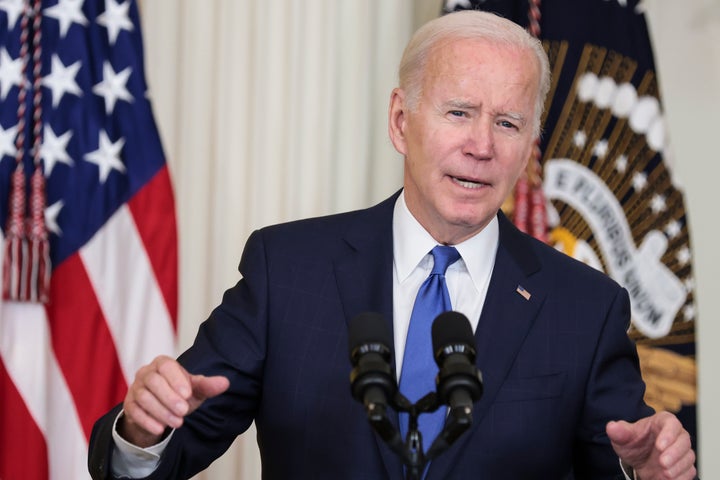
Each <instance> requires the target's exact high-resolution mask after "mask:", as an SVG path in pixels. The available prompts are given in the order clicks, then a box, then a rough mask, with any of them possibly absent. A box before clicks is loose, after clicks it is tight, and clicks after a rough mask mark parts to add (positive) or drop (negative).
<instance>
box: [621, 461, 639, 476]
mask: <svg viewBox="0 0 720 480" xmlns="http://www.w3.org/2000/svg"><path fill="white" fill-rule="evenodd" d="M620 470H622V472H623V475H625V480H637V475H636V474H635V470H633V468H632V467H631V466H630V465H627V464H625V463H623V461H622V459H621V460H620Z"/></svg>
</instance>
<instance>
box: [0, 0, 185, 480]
mask: <svg viewBox="0 0 720 480" xmlns="http://www.w3.org/2000/svg"><path fill="white" fill-rule="evenodd" d="M18 165H19V170H18ZM38 167H39V168H40V170H39V172H40V173H42V174H43V175H38V176H37V177H36V180H37V179H40V180H42V178H44V179H45V182H46V184H45V185H44V187H43V188H39V189H33V188H31V185H30V179H31V178H32V175H33V173H34V172H36V171H37V169H38ZM16 172H24V174H25V178H24V182H23V184H22V186H24V187H25V188H24V189H19V190H24V192H21V193H25V196H26V199H27V202H26V205H25V206H24V207H23V209H22V210H20V211H21V213H22V214H23V216H24V217H25V218H26V219H27V218H29V217H32V207H33V205H32V203H33V202H34V201H37V200H38V199H40V200H42V193H44V194H45V206H44V209H41V210H39V211H40V212H42V211H43V210H44V215H39V218H40V222H39V224H40V226H41V227H42V223H43V222H42V220H44V230H45V231H46V232H47V238H48V239H49V246H50V265H51V275H50V279H49V291H48V298H47V301H46V302H43V303H41V302H38V301H21V300H16V299H8V298H5V299H4V300H0V479H2V480H16V479H23V480H28V479H30V480H34V479H48V478H49V479H59V480H67V479H80V478H88V477H89V475H88V473H87V466H86V465H87V442H88V438H89V436H90V432H91V429H92V425H93V423H94V421H95V420H96V419H97V418H98V417H99V416H101V415H102V414H103V413H105V412H106V411H107V410H108V409H109V408H111V407H112V406H113V405H115V404H116V403H118V402H120V401H122V399H123V397H124V395H125V391H126V390H127V386H128V384H129V383H130V382H131V381H132V379H133V377H134V374H135V371H136V370H137V368H138V367H139V366H141V365H142V364H144V363H147V362H148V361H149V360H151V359H152V358H153V357H154V356H156V355H158V354H160V353H164V354H169V355H172V354H174V353H175V336H176V329H177V236H176V225H175V205H174V198H173V192H172V187H171V182H170V176H169V173H168V169H167V165H166V163H165V157H164V155H163V151H162V148H161V144H160V139H159V135H158V131H157V129H156V127H155V124H154V122H153V118H152V111H151V106H150V103H149V101H148V99H147V85H146V83H145V74H144V69H143V55H142V37H141V32H140V23H139V18H138V8H137V5H136V4H135V2H134V1H133V0H124V1H123V0H42V1H41V0H0V225H1V226H2V228H3V231H2V232H0V244H2V245H1V246H2V248H1V249H0V254H2V256H3V257H4V258H2V259H1V260H2V261H3V262H5V265H6V272H7V271H8V270H7V265H10V263H8V262H9V260H8V256H7V255H5V253H6V252H5V244H10V243H11V242H10V241H9V237H11V236H12V235H11V234H9V233H8V232H9V230H8V229H9V225H10V224H9V221H10V216H9V210H10V208H11V207H12V206H17V205H18V204H19V203H17V202H16V203H15V204H13V202H11V199H10V197H11V190H12V188H11V179H12V177H13V175H14V174H15V173H16ZM15 178H19V177H15ZM41 187H42V185H41ZM19 190H16V193H17V192H18V191H19ZM43 191H44V192H43ZM23 222H29V220H23ZM33 228H34V227H33ZM16 273H17V272H16ZM5 278H6V279H7V278H8V277H7V276H6V277H5ZM41 280H42V279H40V283H42V281H41ZM1 281H2V280H0V282H1ZM7 283H8V282H7V281H5V285H3V286H4V287H5V286H7ZM40 288H42V287H40ZM6 297H7V292H6Z"/></svg>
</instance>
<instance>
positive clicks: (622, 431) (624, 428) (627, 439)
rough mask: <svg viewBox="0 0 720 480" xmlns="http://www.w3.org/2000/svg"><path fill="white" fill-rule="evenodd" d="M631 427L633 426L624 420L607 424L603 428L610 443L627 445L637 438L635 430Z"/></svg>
mask: <svg viewBox="0 0 720 480" xmlns="http://www.w3.org/2000/svg"><path fill="white" fill-rule="evenodd" d="M633 427H634V425H632V424H630V423H628V422H626V421H624V420H620V421H613V422H608V424H607V426H606V427H605V433H607V436H608V438H610V441H611V442H612V443H614V444H615V445H618V446H623V445H628V444H630V443H632V441H633V440H635V439H636V438H637V436H638V432H637V431H636V430H637V429H636V428H633Z"/></svg>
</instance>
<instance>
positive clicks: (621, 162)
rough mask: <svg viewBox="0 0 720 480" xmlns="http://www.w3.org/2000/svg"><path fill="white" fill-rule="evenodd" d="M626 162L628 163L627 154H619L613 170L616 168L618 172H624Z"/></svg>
mask: <svg viewBox="0 0 720 480" xmlns="http://www.w3.org/2000/svg"><path fill="white" fill-rule="evenodd" d="M627 164H628V158H627V155H620V156H619V157H618V158H617V160H615V170H617V171H618V172H620V173H625V171H626V170H627Z"/></svg>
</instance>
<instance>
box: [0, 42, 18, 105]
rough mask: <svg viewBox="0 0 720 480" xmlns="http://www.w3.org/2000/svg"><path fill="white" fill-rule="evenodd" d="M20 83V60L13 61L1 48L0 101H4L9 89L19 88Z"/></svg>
mask: <svg viewBox="0 0 720 480" xmlns="http://www.w3.org/2000/svg"><path fill="white" fill-rule="evenodd" d="M22 82H23V76H22V59H21V58H16V59H13V58H12V57H10V54H9V53H8V51H7V50H6V49H5V47H3V49H2V50H0V100H5V97H7V95H8V93H10V89H11V88H12V87H13V86H14V85H17V86H18V87H19V86H20V85H21V84H22Z"/></svg>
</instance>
